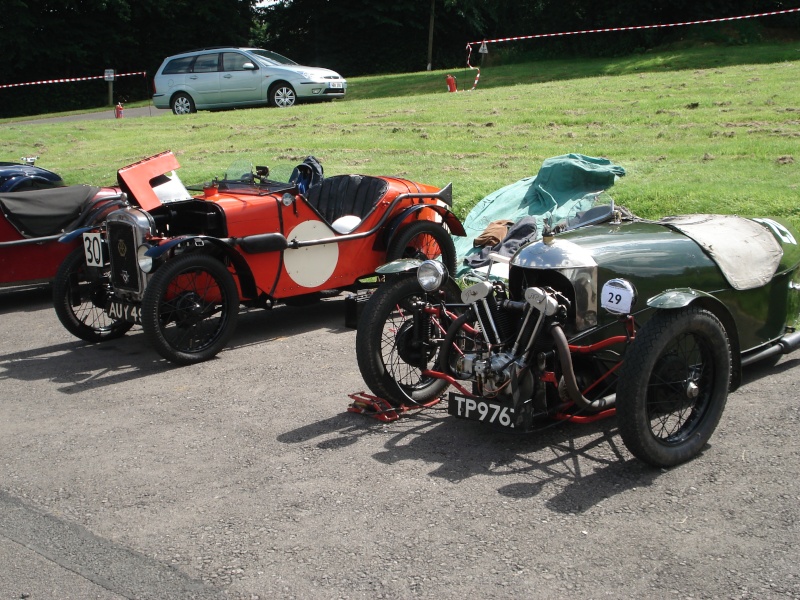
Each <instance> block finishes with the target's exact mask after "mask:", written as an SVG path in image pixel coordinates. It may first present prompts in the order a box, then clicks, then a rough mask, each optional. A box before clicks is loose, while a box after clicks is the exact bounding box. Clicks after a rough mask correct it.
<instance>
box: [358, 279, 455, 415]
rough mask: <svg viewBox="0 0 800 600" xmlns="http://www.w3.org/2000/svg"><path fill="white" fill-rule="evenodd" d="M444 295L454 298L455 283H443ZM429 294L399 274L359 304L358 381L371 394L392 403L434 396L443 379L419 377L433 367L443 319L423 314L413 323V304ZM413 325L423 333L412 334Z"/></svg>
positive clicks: (416, 401)
mask: <svg viewBox="0 0 800 600" xmlns="http://www.w3.org/2000/svg"><path fill="white" fill-rule="evenodd" d="M446 289H447V291H446V298H447V300H448V301H451V302H452V301H455V300H457V298H458V295H459V291H458V286H457V285H456V284H455V282H452V281H450V282H449V283H448V284H447V286H446ZM431 299H433V297H432V296H431V297H429V296H428V295H427V294H426V293H425V292H424V291H423V289H422V288H421V287H420V286H419V283H417V279H416V277H413V276H403V277H401V278H399V279H396V280H394V281H391V282H388V283H385V284H384V285H382V286H381V287H379V288H378V289H377V290H376V291H375V293H373V294H372V297H371V298H370V299H369V301H368V302H367V305H366V306H365V307H364V311H363V313H362V314H361V317H360V319H359V322H358V333H357V334H356V358H357V360H358V368H359V370H360V371H361V376H362V377H363V378H364V382H365V383H366V384H367V386H369V389H370V390H372V392H373V393H374V394H375V395H376V396H380V397H381V398H383V399H384V400H386V401H388V402H389V403H390V404H392V405H393V406H402V405H414V404H421V403H424V402H429V401H431V400H433V399H434V398H436V397H438V396H440V395H441V394H442V392H444V390H445V389H446V388H447V385H448V384H447V382H446V381H444V380H441V379H436V378H433V377H427V376H423V375H422V372H423V371H424V370H426V369H428V368H430V369H435V365H436V364H437V356H438V353H439V345H438V343H437V342H436V341H435V340H436V339H439V340H441V338H442V336H443V335H444V333H443V332H444V331H445V330H446V329H447V327H448V325H449V321H448V320H447V319H446V318H444V317H436V316H433V315H429V314H427V313H420V311H416V314H419V315H421V317H420V320H421V322H419V323H415V317H414V315H415V311H414V310H413V306H414V304H415V303H417V302H427V301H428V300H431ZM415 326H417V327H419V328H420V331H421V332H422V333H423V334H424V335H423V336H421V337H422V340H423V341H422V343H418V340H419V339H420V338H416V339H415V337H414V328H415ZM440 326H441V328H440Z"/></svg>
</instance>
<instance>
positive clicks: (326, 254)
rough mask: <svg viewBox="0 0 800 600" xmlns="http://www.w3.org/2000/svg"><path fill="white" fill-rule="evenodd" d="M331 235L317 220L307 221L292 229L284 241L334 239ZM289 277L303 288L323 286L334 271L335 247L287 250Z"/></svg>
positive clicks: (337, 259)
mask: <svg viewBox="0 0 800 600" xmlns="http://www.w3.org/2000/svg"><path fill="white" fill-rule="evenodd" d="M333 235H334V233H333V232H332V231H331V230H330V229H329V228H328V227H326V226H325V225H324V224H322V223H320V222H319V221H306V222H305V223H300V225H298V226H297V227H295V228H294V229H292V231H291V232H290V233H289V235H288V236H286V239H288V240H289V241H291V240H294V239H296V240H298V241H300V242H306V241H308V240H318V239H321V238H327V237H333ZM283 256H284V259H283V260H284V265H285V266H286V272H287V273H288V274H289V277H291V278H292V280H293V281H294V282H295V283H297V285H300V286H302V287H308V288H313V287H317V286H319V285H322V284H323V283H325V282H326V281H328V279H330V276H331V275H333V272H334V271H335V270H336V264H337V263H338V262H339V245H338V244H321V245H319V246H306V247H305V248H296V249H288V250H286V252H284V254H283Z"/></svg>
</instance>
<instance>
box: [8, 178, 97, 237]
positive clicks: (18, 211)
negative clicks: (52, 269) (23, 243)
mask: <svg viewBox="0 0 800 600" xmlns="http://www.w3.org/2000/svg"><path fill="white" fill-rule="evenodd" d="M99 191H100V188H99V187H95V186H89V185H72V186H68V187H60V188H53V189H49V190H32V191H28V192H11V193H7V194H0V209H2V212H3V216H4V217H5V218H6V219H7V220H8V222H9V223H11V224H12V225H13V226H14V227H15V228H16V229H17V231H19V232H20V233H21V234H22V235H23V236H25V237H26V238H35V237H45V236H49V235H55V234H57V233H61V232H62V231H64V228H66V227H67V226H68V225H69V224H70V223H72V222H73V221H75V219H77V218H78V217H79V216H80V214H81V212H82V210H83V208H84V206H85V205H86V204H87V203H88V202H89V201H91V199H92V198H94V197H95V196H96V195H97V193H98V192H99Z"/></svg>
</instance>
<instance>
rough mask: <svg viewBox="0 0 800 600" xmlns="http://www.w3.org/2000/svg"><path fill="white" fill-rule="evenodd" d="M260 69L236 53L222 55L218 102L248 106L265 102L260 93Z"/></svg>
mask: <svg viewBox="0 0 800 600" xmlns="http://www.w3.org/2000/svg"><path fill="white" fill-rule="evenodd" d="M261 87H262V86H261V69H259V67H258V65H257V64H256V63H255V61H253V60H251V59H250V58H248V57H247V56H245V55H244V54H240V53H238V52H223V53H222V73H221V74H220V80H219V89H220V102H224V103H225V104H229V103H230V104H249V103H256V102H260V101H265V100H266V94H265V93H263V92H262V91H261Z"/></svg>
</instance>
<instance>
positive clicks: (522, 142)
mask: <svg viewBox="0 0 800 600" xmlns="http://www.w3.org/2000/svg"><path fill="white" fill-rule="evenodd" d="M775 48H776V47H773V46H766V47H764V50H763V52H761V51H758V50H756V49H754V48H753V47H747V49H746V50H747V53H748V56H750V57H755V58H753V62H752V63H749V64H735V65H733V66H725V65H717V64H715V63H714V61H731V60H734V57H732V56H731V55H730V53H729V52H728V49H726V52H725V53H720V52H718V51H717V50H713V51H712V50H708V49H705V50H704V49H695V50H691V51H686V52H687V53H688V56H683V55H682V54H681V53H676V54H675V56H674V57H672V58H667V56H666V54H663V53H662V54H660V55H659V56H660V58H658V59H657V60H654V59H655V58H656V57H654V56H650V55H644V56H641V57H638V58H627V59H619V60H616V61H609V60H606V61H601V60H598V61H588V62H590V63H591V64H589V65H588V66H587V65H586V64H584V62H585V61H563V64H562V61H550V62H549V63H537V64H535V65H533V64H528V65H513V66H508V67H502V68H503V69H508V70H509V71H508V73H509V74H508V77H509V79H508V80H507V81H506V85H501V84H500V83H499V82H498V81H497V80H498V79H500V78H498V77H497V71H499V68H498V70H495V69H491V70H489V69H487V70H485V75H484V77H483V78H482V80H481V84H480V85H479V86H478V88H477V90H476V91H474V92H463V93H457V94H448V93H446V92H445V91H444V90H445V89H446V88H445V84H444V73H445V72H444V71H442V72H438V73H423V74H410V75H402V76H399V75H397V76H385V77H382V78H360V79H357V80H353V81H352V82H351V88H350V91H351V92H352V93H351V95H350V98H349V99H348V100H347V101H343V102H333V103H326V104H322V105H319V104H309V105H301V106H297V107H293V108H292V109H289V110H276V109H266V108H259V109H248V110H236V111H226V112H214V113H210V112H202V113H198V114H195V115H190V116H188V117H182V118H178V117H173V116H172V115H169V116H164V117H158V118H124V119H120V120H102V121H76V122H63V123H48V124H29V123H23V122H7V121H6V122H3V123H2V124H0V128H2V136H0V159H3V160H9V159H10V160H15V159H16V158H18V157H19V156H22V155H25V154H39V155H40V156H41V159H40V162H39V164H40V165H41V166H44V167H46V168H51V169H52V170H54V171H56V172H58V173H60V174H61V175H62V176H63V177H64V178H65V179H66V181H67V182H68V183H93V184H109V183H113V182H114V178H115V172H116V169H117V168H119V167H120V166H122V165H125V164H129V163H131V162H134V161H136V160H139V159H141V158H143V157H144V156H147V155H150V154H154V153H156V152H160V151H163V150H165V149H171V150H173V151H174V152H175V153H176V154H177V156H178V158H179V160H180V162H181V164H182V165H183V166H182V169H181V177H182V179H183V180H184V181H185V182H186V183H197V182H200V181H204V180H208V179H211V178H212V177H213V176H215V175H217V176H218V175H221V174H222V173H223V172H224V171H225V169H226V168H227V166H228V165H229V164H230V163H231V162H233V160H235V159H237V158H241V157H242V156H243V155H244V156H248V157H250V158H251V160H252V161H253V163H257V164H265V163H266V164H269V165H270V166H271V167H273V171H274V172H280V171H281V168H280V165H283V166H284V167H285V168H284V169H283V172H288V170H289V169H290V168H291V166H293V165H294V164H296V163H297V162H299V161H301V160H302V159H303V158H304V157H305V156H306V155H308V154H314V155H315V156H317V157H318V158H319V159H320V160H321V162H322V164H323V166H324V167H325V173H326V174H327V175H332V174H336V173H345V172H361V173H365V174H385V175H401V176H406V177H409V178H412V179H416V180H419V181H424V182H427V183H431V184H435V185H440V186H443V185H445V184H446V183H448V182H450V181H452V182H453V184H454V198H455V202H456V211H457V213H458V214H459V215H460V216H462V217H464V216H465V215H466V214H467V212H468V211H469V209H470V208H471V207H472V206H474V204H475V203H476V202H477V201H479V200H480V199H481V198H482V197H484V196H485V195H486V194H488V193H490V192H492V191H494V190H496V189H498V188H500V187H502V186H504V185H507V184H509V183H512V182H514V181H516V180H518V179H520V178H522V177H527V176H529V175H533V174H535V173H536V172H537V171H538V169H539V167H540V165H541V162H542V161H543V160H544V159H545V158H548V157H551V156H557V155H561V154H567V153H570V152H577V153H581V154H587V155H591V156H605V157H608V158H609V159H611V160H612V161H614V162H616V163H617V164H620V165H622V166H623V167H625V169H626V170H627V173H628V174H627V176H626V177H625V178H623V179H622V180H621V181H620V182H618V184H617V185H616V186H615V187H614V188H612V190H611V193H612V195H613V196H614V197H615V199H616V200H617V201H618V202H620V203H622V204H625V205H626V206H628V207H629V208H630V209H631V210H633V211H634V212H635V213H637V214H640V215H641V216H644V217H658V216H662V215H665V214H675V213H690V212H722V213H739V214H742V215H765V214H771V215H774V216H779V217H786V218H788V219H789V220H791V221H792V222H793V223H794V224H795V225H797V226H800V209H798V208H797V206H798V204H799V203H798V198H799V197H800V164H799V162H800V94H798V92H800V89H798V83H797V82H798V79H799V77H798V76H799V75H800V56H795V58H794V59H793V60H785V59H783V58H781V59H780V60H779V61H778V62H771V61H770V60H767V57H770V56H772V57H782V56H786V55H792V53H795V54H800V52H798V48H800V46H798V45H787V46H781V47H780V48H783V50H782V51H781V52H777V50H775ZM734 50H737V49H735V48H734V49H731V51H734ZM703 57H705V61H704V60H702V58H703ZM745 58H746V57H745V56H743V55H740V56H739V59H740V60H744V59H745ZM756 58H757V59H758V60H756ZM697 64H704V65H708V64H712V66H711V67H708V68H698V67H697V66H693V67H692V68H690V69H685V70H679V69H678V68H677V65H697ZM570 65H571V67H570ZM643 65H644V66H646V67H647V68H644V66H643ZM523 69H527V70H528V71H529V72H531V73H533V72H536V73H537V75H536V76H538V77H541V78H542V79H541V80H539V81H537V82H525V83H522V82H521V81H524V77H522V76H521V75H520V73H521V72H522V71H521V70H523ZM559 69H561V70H563V72H562V71H560V70H559ZM515 70H516V71H515ZM598 70H602V71H603V72H600V73H596V71H598ZM515 72H516V77H515V76H514V73H515ZM592 73H594V74H592ZM433 77H435V78H436V79H437V83H436V87H435V91H429V92H427V93H426V92H425V90H423V89H421V88H416V92H414V93H413V94H412V93H411V92H409V89H411V90H413V89H415V86H421V85H425V86H427V85H432V84H433V80H432V79H431V78H433ZM512 81H513V85H512V84H510V82H512ZM415 82H416V83H415ZM382 86H389V87H391V88H393V89H394V92H393V93H392V94H391V95H389V96H386V95H385V91H382V89H381V88H382ZM362 88H363V89H370V90H371V96H372V97H370V98H366V97H364V96H363V95H361V92H360V90H361V89H362ZM401 92H402V93H401ZM359 98H361V99H359ZM276 167H278V168H276Z"/></svg>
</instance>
